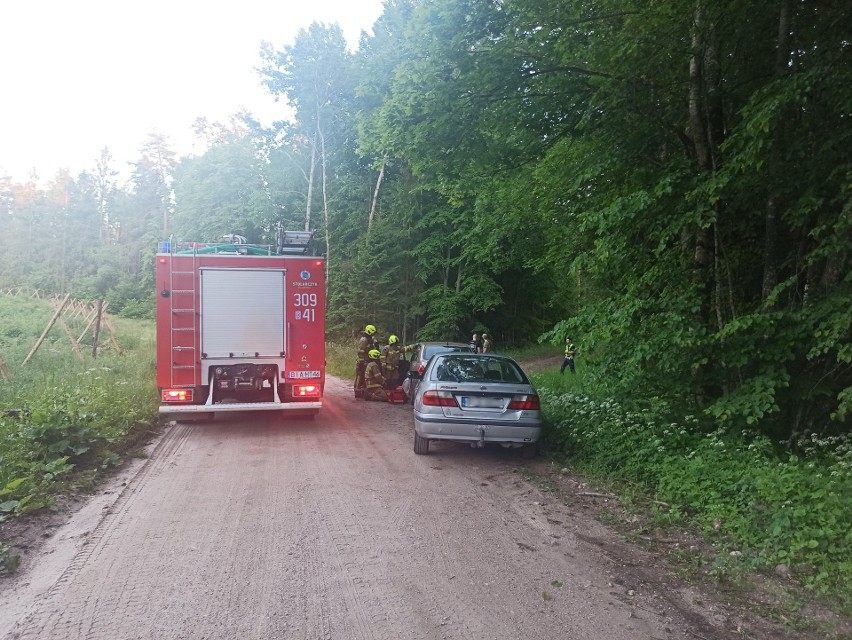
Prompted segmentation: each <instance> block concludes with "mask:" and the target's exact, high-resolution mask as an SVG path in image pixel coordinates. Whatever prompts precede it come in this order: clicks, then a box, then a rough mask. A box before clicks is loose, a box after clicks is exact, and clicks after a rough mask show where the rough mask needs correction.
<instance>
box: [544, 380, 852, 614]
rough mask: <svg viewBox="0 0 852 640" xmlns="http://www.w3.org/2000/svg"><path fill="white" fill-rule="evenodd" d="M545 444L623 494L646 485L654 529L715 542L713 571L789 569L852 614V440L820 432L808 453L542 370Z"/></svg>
mask: <svg viewBox="0 0 852 640" xmlns="http://www.w3.org/2000/svg"><path fill="white" fill-rule="evenodd" d="M534 378H535V382H536V385H537V387H538V388H539V391H540V394H541V397H542V404H543V408H544V412H545V415H546V417H547V421H548V427H547V430H546V436H545V449H546V450H547V451H548V452H549V453H550V455H552V456H555V457H558V458H561V459H564V460H570V462H571V465H572V466H573V467H574V468H576V469H577V470H578V471H580V472H582V473H584V474H585V475H587V476H589V477H591V478H594V479H596V480H598V481H600V482H604V483H606V484H608V486H609V487H610V488H612V490H613V491H616V492H618V493H620V494H621V495H627V496H629V495H631V494H633V495H635V494H641V495H644V496H647V497H648V498H650V499H653V500H655V501H657V503H656V504H658V505H665V507H662V506H661V507H660V508H655V509H653V510H652V511H653V513H652V514H651V516H652V519H653V526H656V527H666V526H671V527H684V528H688V529H690V530H692V531H697V532H698V533H700V534H701V535H702V536H703V537H704V539H706V540H708V541H709V542H710V543H711V544H712V545H713V548H714V549H715V554H714V557H713V558H711V559H710V560H709V561H708V562H709V564H708V565H707V566H705V567H704V571H705V573H706V574H707V575H709V576H711V577H715V578H719V579H729V578H731V577H735V576H737V575H744V574H747V573H749V572H758V573H763V572H765V573H768V574H775V575H782V576H785V577H787V578H789V579H792V580H793V581H795V582H796V583H798V584H800V585H801V586H803V587H804V588H805V589H807V590H810V591H811V592H813V593H815V594H818V595H820V596H822V597H823V599H827V600H828V601H829V602H830V603H831V606H832V607H833V608H834V609H835V610H837V611H838V612H840V613H841V614H842V615H849V614H850V613H852V560H850V558H852V532H850V527H849V514H850V513H852V441H850V440H849V439H845V438H834V439H819V438H816V437H811V438H808V439H807V440H803V441H801V442H799V443H798V446H797V454H793V453H792V452H791V451H790V450H789V448H787V447H786V446H782V445H781V444H780V443H773V442H770V441H769V440H767V439H766V438H763V437H759V436H756V435H754V434H752V433H749V432H732V431H725V430H722V429H719V428H718V427H717V425H715V424H714V423H712V422H711V421H708V420H706V419H704V418H703V417H702V416H690V415H685V416H683V415H679V416H678V417H676V418H674V419H673V418H672V417H671V412H670V411H669V410H667V408H666V407H664V406H662V405H659V406H658V405H655V404H654V403H653V402H646V403H644V404H643V405H642V406H641V407H640V408H637V407H635V406H633V407H631V406H628V405H626V404H622V403H620V402H619V401H617V400H615V399H613V398H611V397H607V395H606V392H605V390H603V391H597V392H596V390H595V389H594V388H593V385H592V384H591V383H589V382H588V381H587V380H586V379H584V376H583V371H582V370H581V369H580V368H579V367H578V371H577V375H576V376H569V375H568V374H567V373H566V375H565V376H560V375H559V373H558V371H556V372H555V373H554V372H553V371H548V372H544V373H541V374H537V375H535V376H534Z"/></svg>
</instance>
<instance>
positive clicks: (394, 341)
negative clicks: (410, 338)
mask: <svg viewBox="0 0 852 640" xmlns="http://www.w3.org/2000/svg"><path fill="white" fill-rule="evenodd" d="M397 342H399V338H397V337H396V336H391V337H390V338H388V344H396V343H397Z"/></svg>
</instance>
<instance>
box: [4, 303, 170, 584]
mask: <svg viewBox="0 0 852 640" xmlns="http://www.w3.org/2000/svg"><path fill="white" fill-rule="evenodd" d="M53 313H54V311H53V309H52V308H51V307H50V305H48V304H47V303H44V302H41V301H32V300H19V299H16V298H5V297H2V296H0V357H2V359H3V362H4V363H5V370H6V373H7V375H8V379H5V378H0V442H2V443H3V446H2V448H0V520H2V519H6V518H9V517H14V516H16V515H20V514H22V513H25V512H27V511H32V510H35V509H39V508H41V507H44V506H47V505H49V504H51V502H52V496H54V495H56V494H57V493H58V492H61V491H62V490H64V489H66V488H69V487H72V488H77V489H79V488H81V487H90V486H94V484H95V483H96V482H97V481H98V477H99V475H101V474H103V473H106V472H108V471H109V470H111V469H112V468H114V467H116V466H118V465H119V464H120V463H121V462H122V457H123V456H124V455H125V454H126V453H127V451H128V446H130V444H132V442H134V440H135V439H136V438H137V437H138V436H139V435H141V434H143V433H144V432H146V431H148V430H149V429H151V428H152V426H153V425H155V424H156V423H157V392H156V383H155V363H154V327H153V323H152V322H150V321H140V320H125V319H121V318H112V322H113V326H114V328H115V331H116V335H117V342H118V345H119V347H120V350H121V351H120V353H119V352H118V351H117V350H116V349H115V348H114V347H113V346H112V345H111V344H110V341H109V340H108V339H107V336H106V335H103V340H102V341H101V349H100V350H99V353H98V356H97V358H94V357H92V354H91V342H89V344H88V345H87V346H82V345H81V346H82V348H81V350H80V353H79V354H77V353H75V351H74V350H72V347H71V341H70V339H69V337H68V335H67V334H66V332H65V331H64V329H62V328H60V327H59V326H54V327H53V328H52V329H51V331H50V332H49V333H48V334H47V337H46V339H45V340H44V342H43V343H42V344H41V346H40V347H39V349H38V351H37V352H36V353H35V354H33V356H32V357H31V358H30V360H29V361H28V362H27V363H26V365H24V364H22V363H23V362H24V360H25V359H26V357H27V355H28V354H29V352H30V351H31V349H32V347H33V345H35V343H36V341H37V340H38V338H39V337H40V335H41V334H42V332H43V330H44V329H45V327H47V326H48V323H49V321H50V319H51V317H52V316H53ZM65 321H66V323H67V325H68V329H69V332H70V333H71V335H74V336H75V337H78V336H80V334H81V333H82V332H83V329H85V321H84V319H83V318H82V316H81V317H77V318H73V317H70V316H68V317H66V318H65ZM88 336H89V338H88V339H89V340H90V339H91V338H90V336H91V333H89V334H88ZM3 549H5V547H4V546H3V545H2V544H0V554H2V553H3ZM6 559H7V558H0V571H3V567H4V566H6V565H5V561H6ZM7 570H8V568H7Z"/></svg>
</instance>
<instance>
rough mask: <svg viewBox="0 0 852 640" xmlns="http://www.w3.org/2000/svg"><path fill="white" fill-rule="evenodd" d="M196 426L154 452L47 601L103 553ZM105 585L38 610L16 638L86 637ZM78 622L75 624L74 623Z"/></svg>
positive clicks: (170, 436) (172, 434) (175, 433)
mask: <svg viewBox="0 0 852 640" xmlns="http://www.w3.org/2000/svg"><path fill="white" fill-rule="evenodd" d="M191 429H192V427H191V426H190V425H180V426H178V427H177V428H175V429H171V430H170V431H169V432H168V433H167V434H166V436H165V437H163V438H162V439H161V440H160V441H159V442H158V444H157V445H156V447H155V448H154V450H153V451H152V453H151V460H152V463H151V464H146V465H144V466H143V467H142V468H141V470H140V471H139V473H137V475H136V476H135V477H133V478H132V479H131V480H130V482H129V483H128V484H127V486H126V487H125V488H124V490H123V491H122V492H121V495H120V496H119V497H118V499H117V500H116V501H115V502H114V503H113V505H112V506H111V507H109V509H108V510H107V511H106V512H105V516H106V517H105V518H104V519H103V520H102V521H101V522H100V524H99V525H98V526H97V527H96V528H95V529H94V531H92V532H91V533H90V535H89V537H88V540H87V542H86V544H85V545H84V546H83V547H82V549H81V550H80V551H79V552H78V553H77V555H76V556H75V557H74V559H73V560H72V561H71V563H70V564H69V566H68V568H67V569H66V570H65V571H64V572H63V573H62V574H61V575H60V576H59V578H58V579H57V581H56V582H55V583H54V584H53V586H52V587H50V589H48V590H47V592H46V593H45V594H44V596H43V602H46V601H50V600H53V599H56V598H57V597H58V594H61V593H62V592H63V591H65V590H67V589H68V585H69V583H70V582H71V581H72V579H73V578H74V577H75V576H76V575H77V574H78V573H79V572H80V570H81V569H82V568H83V567H84V566H85V565H86V564H87V563H89V562H93V561H95V560H96V558H97V557H98V555H99V554H100V553H101V552H102V551H103V546H104V544H105V540H108V539H109V535H110V532H112V531H113V530H114V529H115V528H116V527H118V526H120V525H121V524H122V522H123V518H124V517H126V514H127V511H128V510H129V508H130V507H131V506H132V504H133V499H134V497H135V496H136V495H137V493H138V491H139V489H140V488H141V487H144V486H145V484H146V483H147V481H148V479H149V478H150V477H153V476H156V475H158V474H160V473H162V471H163V469H164V467H165V465H166V464H168V461H169V459H170V457H171V456H172V455H173V454H174V453H175V452H176V451H178V450H179V449H180V447H181V446H183V444H184V443H185V441H186V438H187V437H188V435H189V433H190V432H191ZM102 589H103V584H99V585H97V587H96V589H95V590H94V591H93V592H91V593H90V594H88V595H86V597H84V598H82V599H73V600H72V601H71V602H70V603H68V604H67V605H66V606H65V607H64V608H62V609H58V608H54V609H52V610H48V611H46V612H41V611H39V610H35V611H32V612H30V613H29V614H28V615H27V616H26V617H25V618H24V619H23V620H22V621H21V622H19V623H17V624H16V625H15V626H14V628H13V629H12V631H11V637H13V638H21V639H27V638H34V639H37V640H41V639H44V638H47V637H48V635H47V631H46V629H47V627H48V626H58V627H60V629H61V631H60V633H59V636H58V637H62V638H66V637H86V636H87V635H88V634H89V631H90V628H89V627H88V625H87V624H86V623H85V621H86V620H87V619H88V620H90V619H91V617H90V615H89V614H90V613H91V611H90V609H91V603H92V602H97V601H98V600H99V599H100V598H101V597H102ZM75 619H76V620H78V621H79V622H78V623H77V624H76V625H74V624H73V623H71V622H70V620H75Z"/></svg>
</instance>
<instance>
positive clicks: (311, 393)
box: [293, 384, 322, 398]
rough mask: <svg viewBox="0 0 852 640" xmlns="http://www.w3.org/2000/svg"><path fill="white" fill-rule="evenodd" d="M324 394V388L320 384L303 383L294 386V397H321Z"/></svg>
mask: <svg viewBox="0 0 852 640" xmlns="http://www.w3.org/2000/svg"><path fill="white" fill-rule="evenodd" d="M321 395H322V390H321V389H320V387H319V385H315V384H303V385H299V386H296V387H293V397H294V398H319V397H320V396H321Z"/></svg>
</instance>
